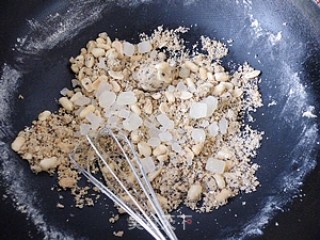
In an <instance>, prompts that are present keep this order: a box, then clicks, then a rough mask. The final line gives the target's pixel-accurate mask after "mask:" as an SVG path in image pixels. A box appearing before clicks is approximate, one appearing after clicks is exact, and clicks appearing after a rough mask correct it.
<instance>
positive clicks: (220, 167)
mask: <svg viewBox="0 0 320 240" xmlns="http://www.w3.org/2000/svg"><path fill="white" fill-rule="evenodd" d="M225 167H226V163H225V161H222V160H218V159H214V158H208V161H207V164H206V170H207V171H209V172H212V173H217V174H222V173H224V170H225Z"/></svg>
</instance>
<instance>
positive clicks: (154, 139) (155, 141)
mask: <svg viewBox="0 0 320 240" xmlns="http://www.w3.org/2000/svg"><path fill="white" fill-rule="evenodd" d="M147 143H148V144H149V145H150V146H151V147H157V146H159V145H160V144H161V140H160V139H159V138H158V137H151V138H149V139H148V142H147Z"/></svg>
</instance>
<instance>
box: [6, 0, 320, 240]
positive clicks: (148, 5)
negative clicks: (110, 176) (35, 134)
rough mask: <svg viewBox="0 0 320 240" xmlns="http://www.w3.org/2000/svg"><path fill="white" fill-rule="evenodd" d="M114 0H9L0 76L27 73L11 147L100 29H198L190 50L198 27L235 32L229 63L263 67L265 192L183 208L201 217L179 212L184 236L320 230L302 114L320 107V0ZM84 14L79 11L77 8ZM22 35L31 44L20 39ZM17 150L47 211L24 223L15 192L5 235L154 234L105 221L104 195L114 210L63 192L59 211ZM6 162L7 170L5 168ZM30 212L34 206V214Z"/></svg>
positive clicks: (261, 175) (313, 143) (221, 36)
mask: <svg viewBox="0 0 320 240" xmlns="http://www.w3.org/2000/svg"><path fill="white" fill-rule="evenodd" d="M115 2H116V1H114V2H113V1H101V2H99V1H79V2H78V3H74V2H56V1H47V2H43V1H38V0H33V1H27V2H20V1H10V3H9V2H8V3H1V4H0V6H1V10H0V11H1V12H0V13H1V14H0V15H1V28H0V29H1V31H2V36H1V38H0V40H1V46H2V49H1V56H0V57H1V58H0V64H1V66H2V74H3V73H4V67H3V66H11V67H13V68H15V69H17V70H19V71H20V72H21V73H22V75H21V80H20V82H19V84H20V85H19V88H18V90H17V92H16V93H15V98H14V99H15V100H14V101H13V102H12V104H11V106H12V109H14V112H13V113H12V117H11V119H12V120H11V123H8V122H1V127H2V128H5V127H9V125H10V124H12V126H11V128H12V132H11V133H10V134H2V135H1V141H2V142H3V144H9V143H10V142H11V141H12V139H13V138H14V134H16V133H17V132H18V131H20V130H21V129H23V128H24V127H25V126H30V125H31V122H32V120H33V119H35V118H36V117H37V115H38V113H39V112H41V111H44V110H47V109H48V110H51V111H56V110H57V109H58V105H57V101H56V99H58V97H59V92H60V90H61V89H62V88H63V87H70V80H71V79H72V77H73V76H72V73H71V71H70V70H69V64H68V59H69V57H71V56H75V55H76V54H78V52H79V50H80V48H82V47H83V46H85V44H86V42H87V41H88V40H90V39H93V38H95V36H96V35H97V34H98V33H100V32H103V31H106V32H107V33H108V34H109V35H110V36H111V37H112V38H119V39H125V40H128V41H132V42H137V41H138V34H139V33H142V32H145V33H147V34H150V33H151V32H152V31H153V30H154V29H155V28H156V27H157V26H160V25H163V26H164V27H165V28H177V27H179V26H186V27H190V26H192V27H191V29H190V31H189V32H188V33H186V34H185V35H183V38H184V39H186V40H187V43H188V45H189V46H190V47H191V46H192V45H193V44H194V43H195V42H196V41H197V40H198V39H199V38H200V36H201V35H206V36H210V37H212V38H215V39H218V40H222V41H224V42H227V41H228V40H229V39H232V40H233V41H232V44H230V46H229V52H230V53H229V54H228V56H227V57H226V58H225V59H223V65H224V66H225V67H226V68H227V69H230V70H231V69H232V68H234V67H235V66H237V64H242V63H244V62H249V63H250V64H251V65H253V67H255V68H257V69H260V70H261V71H262V76H261V79H262V80H261V83H260V90H261V93H262V96H263V102H264V107H262V108H260V109H259V110H258V111H257V112H256V113H253V116H254V118H255V121H254V122H253V123H251V125H252V126H253V127H254V128H256V129H259V130H260V131H264V132H265V134H264V140H263V141H262V147H261V148H260V149H259V150H258V155H257V157H256V158H255V159H253V161H254V162H257V163H258V164H259V165H260V166H261V167H260V169H259V170H258V172H257V176H258V179H259V181H260V182H261V186H260V187H259V188H258V190H257V191H256V192H254V193H250V194H240V195H239V196H237V197H235V198H233V199H231V201H230V203H228V204H227V205H226V206H224V207H221V208H219V209H218V210H215V211H213V212H212V213H209V214H198V213H195V212H192V211H191V210H189V209H185V208H182V212H183V213H184V214H186V215H190V216H192V217H190V218H191V220H192V222H189V223H188V224H187V225H185V228H184V227H183V226H182V225H183V224H182V220H181V219H179V217H178V215H181V213H180V212H176V213H175V216H176V217H175V219H176V224H175V225H174V226H175V228H176V234H177V236H178V238H179V239H196V238H197V239H301V238H302V237H303V239H318V238H320V233H319V230H318V229H319V226H320V207H319V206H320V204H319V199H320V191H319V190H320V189H319V186H320V172H319V167H318V166H317V164H316V163H317V161H318V159H319V155H318V150H319V147H318V140H319V139H318V133H317V129H318V124H319V120H318V118H308V117H303V113H304V112H306V111H308V110H310V109H311V110H312V106H313V107H314V109H313V110H312V112H313V113H314V114H316V115H317V113H319V102H320V99H319V90H320V85H319V83H320V81H319V80H320V63H319V61H320V28H319V27H318V24H319V22H320V9H319V7H318V6H317V5H316V3H314V2H312V1H308V2H303V3H302V2H301V1H298V0H291V1H289V0H285V1H281V2H280V1H260V0H258V1H252V3H251V2H250V1H223V0H216V1H143V2H141V1H119V3H115ZM76 10H77V12H75V11H76ZM68 11H69V12H68ZM56 13H59V15H55V14H56ZM76 13H77V14H78V15H79V16H78V15H77V16H76V17H75V15H73V14H76ZM50 14H51V16H49V15H50ZM50 19H51V20H50ZM56 19H57V20H56ZM70 19H71V20H72V21H71V20H70ZM89 19H91V20H90V21H91V22H89ZM81 21H82V22H81ZM86 21H87V22H86ZM60 23H62V25H64V26H65V29H64V31H63V30H61V31H60V29H61V28H60V27H59V24H60ZM72 24H74V27H72ZM57 29H59V31H58V30H57ZM62 29H63V28H62ZM55 34H56V35H55ZM24 36H25V38H24ZM17 38H22V40H23V39H24V40H23V41H22V42H21V41H20V43H19V41H18V42H17ZM3 64H5V65H3ZM19 94H21V95H23V96H24V100H23V101H21V100H18V97H17V96H18V95H19ZM310 107H311V108H310ZM10 156H11V158H12V159H13V160H12V161H16V166H17V167H19V169H17V171H19V172H20V174H21V175H20V176H23V179H19V180H20V181H21V184H22V183H23V185H24V186H23V189H24V190H25V191H26V192H25V194H26V195H32V201H31V202H32V203H33V205H32V208H35V209H37V211H38V212H39V214H40V215H42V216H43V218H37V217H36V216H35V215H36V214H35V215H32V214H31V215H30V216H29V220H25V219H24V218H25V216H24V215H22V214H20V213H18V212H17V211H16V210H15V209H14V208H13V207H12V203H11V200H10V198H9V199H8V200H5V201H3V202H2V203H1V208H0V210H1V212H2V214H3V215H5V216H7V219H6V218H1V220H0V224H1V226H2V230H1V233H0V236H2V239H5V238H8V237H11V238H14V239H21V238H24V239H26V238H28V237H29V238H34V239H40V238H43V236H44V235H46V234H47V236H49V239H50V237H51V238H55V239H59V238H64V239H67V237H68V236H69V237H71V238H74V239H118V238H116V237H114V236H113V234H112V232H113V231H116V230H122V229H123V230H125V235H124V237H123V238H122V239H135V240H136V239H137V240H138V239H151V237H150V236H149V235H147V233H145V232H143V231H141V230H139V229H137V228H135V229H132V230H127V225H128V223H127V218H126V217H122V219H121V220H120V222H119V223H116V225H114V226H112V225H111V224H110V223H109V222H108V219H109V217H110V212H111V211H112V207H109V208H106V207H105V203H106V202H108V203H109V205H110V206H112V204H111V203H110V202H109V201H108V200H106V201H100V202H99V203H98V204H97V205H96V206H95V207H94V208H85V209H82V210H79V209H76V208H75V207H70V205H72V204H73V200H72V199H71V197H70V195H69V194H68V193H65V192H62V193H61V194H60V195H63V196H64V198H63V200H62V201H63V203H64V205H65V208H64V209H63V210H59V209H57V208H56V203H57V202H58V201H60V200H61V199H59V194H58V193H57V192H55V191H51V190H50V188H51V186H56V183H55V180H54V179H53V178H50V177H48V175H47V174H39V176H35V175H34V174H32V173H31V171H30V170H29V167H28V165H27V163H26V162H23V161H21V160H20V159H18V157H17V156H15V154H13V153H11V155H10ZM2 169H3V171H5V167H2ZM3 179H5V178H3ZM16 181H18V180H17V179H16ZM302 183H303V184H302ZM10 184H11V183H5V180H3V186H2V188H1V193H4V192H5V191H6V190H8V189H11V188H10V187H9V185H10ZM10 191H11V192H12V195H15V194H18V193H15V191H14V189H11V190H10ZM20 195H21V193H20ZM20 195H19V196H20ZM244 203H245V204H244ZM30 208H31V207H28V206H27V212H28V209H30ZM34 219H37V220H36V221H35V220H34ZM37 221H38V222H37ZM34 222H37V223H36V224H34ZM39 222H42V224H43V225H45V226H47V228H42V229H46V230H47V232H45V233H43V232H42V231H38V230H37V229H39V228H37V227H36V226H35V225H37V226H38V225H39ZM12 225H13V226H15V227H14V228H12V227H11V226H12ZM9 226H10V228H9ZM12 229H14V230H12ZM50 234H51V235H50ZM54 234H57V235H54ZM261 234H262V235H261Z"/></svg>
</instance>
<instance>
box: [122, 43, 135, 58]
mask: <svg viewBox="0 0 320 240" xmlns="http://www.w3.org/2000/svg"><path fill="white" fill-rule="evenodd" d="M123 53H124V54H125V55H127V56H129V57H131V56H132V55H133V54H134V45H133V44H131V43H129V42H124V43H123Z"/></svg>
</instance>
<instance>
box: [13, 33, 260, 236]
mask: <svg viewBox="0 0 320 240" xmlns="http://www.w3.org/2000/svg"><path fill="white" fill-rule="evenodd" d="M187 31H188V29H187V28H182V27H180V28H178V29H175V30H164V29H163V28H162V27H158V28H157V29H156V30H155V31H154V33H153V34H152V35H150V36H148V35H146V34H141V35H140V40H141V41H140V43H138V44H133V43H129V42H127V41H120V40H118V39H116V40H114V41H112V40H111V39H110V37H109V36H108V34H107V33H101V34H99V37H98V38H97V39H96V40H92V41H89V42H88V44H87V45H86V48H83V49H82V50H81V53H80V54H79V55H78V56H76V57H73V58H71V59H70V63H71V70H72V71H73V72H74V74H75V79H73V80H72V84H73V87H74V89H73V90H68V89H66V90H65V91H63V92H64V93H65V94H63V96H62V97H61V98H60V99H59V103H60V105H61V107H62V108H61V109H60V110H59V112H58V113H50V112H49V111H45V112H43V113H41V114H40V115H39V118H38V120H35V121H34V123H33V126H32V127H31V128H26V129H25V130H23V131H21V132H20V133H19V134H18V136H17V138H16V139H15V141H14V142H13V143H12V149H13V150H14V151H16V152H18V153H19V154H20V155H21V157H22V158H23V159H26V160H27V161H28V162H29V163H30V166H31V169H32V170H33V171H34V172H36V173H37V172H40V171H47V172H49V173H50V174H52V173H54V172H57V175H58V183H59V185H60V186H61V187H62V188H63V189H72V193H73V194H74V195H75V196H76V202H77V204H76V205H77V206H78V207H83V205H93V204H94V203H93V200H92V199H91V200H90V198H86V194H87V193H88V190H89V189H88V187H80V185H79V180H80V178H81V176H80V175H79V172H78V171H77V170H76V169H75V168H74V167H73V166H72V164H71V163H70V161H69V159H68V154H69V153H70V152H71V151H73V149H74V148H75V147H76V146H77V145H79V143H80V142H84V141H85V140H84V137H83V135H86V134H88V133H91V132H97V131H98V130H99V129H100V128H101V127H104V126H108V127H109V128H117V129H121V130H123V131H124V132H125V133H126V134H127V136H128V138H129V139H130V140H131V142H132V143H133V145H134V147H135V148H136V150H137V153H138V155H139V157H140V158H141V159H142V160H143V163H144V164H145V167H146V168H147V169H148V178H149V180H150V181H151V183H152V186H153V188H154V189H155V191H156V192H157V194H158V198H159V201H160V203H161V205H162V207H163V208H164V210H165V211H172V210H174V209H176V208H177V207H178V206H179V205H180V204H181V203H184V204H185V205H187V206H189V207H190V208H191V209H197V210H199V211H202V212H209V211H212V210H213V209H214V208H218V207H219V206H221V205H223V204H226V203H227V200H228V199H229V198H230V197H233V196H236V195H237V194H239V192H240V191H242V192H251V191H255V190H256V187H257V186H258V184H259V182H258V180H257V178H256V177H255V172H256V170H257V168H258V165H257V164H252V163H251V159H252V158H254V157H255V156H256V150H257V148H258V147H259V146H260V141H261V139H262V133H261V132H258V131H257V130H253V129H252V128H250V126H248V125H246V124H244V122H243V120H241V118H242V117H243V115H244V113H245V112H246V111H254V110H255V109H256V108H258V107H260V106H262V100H261V96H260V93H259V91H258V76H259V75H260V71H259V70H255V69H253V68H252V67H250V66H249V65H248V64H244V65H243V66H240V67H239V69H237V70H234V71H233V72H228V71H226V70H225V69H224V67H223V66H222V65H221V59H222V58H223V57H224V56H226V55H227V52H228V49H227V48H226V46H225V45H224V44H223V43H221V42H219V41H216V40H213V39H210V38H208V37H201V44H202V51H201V52H200V51H196V50H194V51H193V52H190V51H189V50H187V49H186V47H185V45H184V40H183V39H182V38H181V37H180V35H181V34H183V33H185V32H187ZM239 119H240V120H239ZM112 147H113V146H112V145H111V146H110V149H112ZM82 157H83V159H85V160H86V161H89V164H91V167H92V168H91V169H92V171H93V172H96V171H97V167H95V165H96V163H97V159H96V157H95V156H94V155H92V154H91V153H90V151H88V153H87V155H86V156H84V155H82ZM114 168H115V169H116V166H114ZM123 171H124V172H125V171H126V169H123ZM102 172H103V176H104V177H105V179H108V181H107V182H108V184H110V186H109V185H108V186H109V187H111V185H112V184H113V183H114V182H113V181H112V180H110V179H109V178H110V174H108V172H107V171H104V170H103V169H102ZM128 179H129V180H128V181H130V177H128ZM111 188H112V189H113V190H114V191H118V192H119V193H121V190H119V189H118V188H117V186H116V185H113V186H112V187H111ZM112 221H113V220H112ZM115 235H116V236H122V235H123V232H122V233H121V231H120V232H117V233H115Z"/></svg>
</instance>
